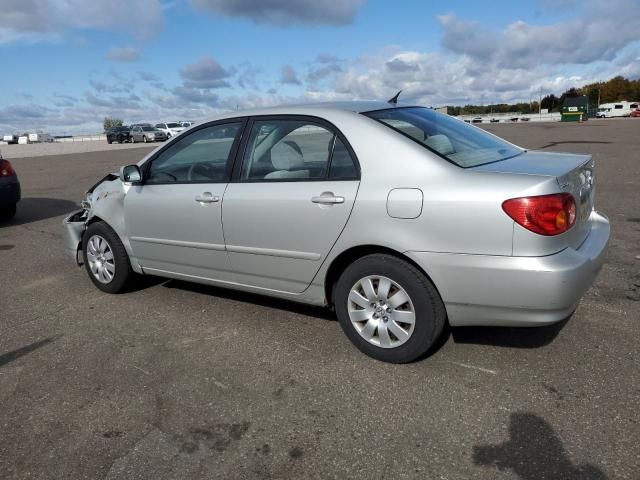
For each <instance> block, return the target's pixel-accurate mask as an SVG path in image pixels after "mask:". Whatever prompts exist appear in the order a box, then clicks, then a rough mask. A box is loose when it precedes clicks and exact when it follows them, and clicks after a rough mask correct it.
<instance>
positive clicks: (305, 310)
mask: <svg viewBox="0 0 640 480" xmlns="http://www.w3.org/2000/svg"><path fill="white" fill-rule="evenodd" d="M164 286H165V287H167V288H177V289H180V290H187V291H189V292H196V293H202V294H204V295H213V296H216V297H220V298H226V299H228V300H235V301H238V302H246V303H252V304H254V305H260V306H261V307H267V308H275V309H280V310H286V311H288V312H292V313H297V314H300V315H306V316H308V317H316V318H319V319H322V320H333V321H335V320H336V315H335V313H334V312H332V311H331V310H329V309H328V308H323V307H316V306H313V305H306V304H303V303H297V302H292V301H289V300H282V299H279V298H274V297H268V296H265V295H258V294H255V293H248V292H241V291H239V290H229V289H226V288H219V287H213V286H209V285H202V284H199V283H191V282H183V281H180V280H169V281H168V282H166V283H165V284H164Z"/></svg>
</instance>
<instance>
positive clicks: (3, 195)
mask: <svg viewBox="0 0 640 480" xmlns="http://www.w3.org/2000/svg"><path fill="white" fill-rule="evenodd" d="M19 201H20V181H19V180H18V175H17V174H16V171H15V170H14V169H13V165H11V162H9V160H5V159H3V158H2V155H0V221H7V220H11V219H12V218H13V217H14V216H15V214H16V205H17V204H18V202H19Z"/></svg>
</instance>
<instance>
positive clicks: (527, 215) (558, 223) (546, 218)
mask: <svg viewBox="0 0 640 480" xmlns="http://www.w3.org/2000/svg"><path fill="white" fill-rule="evenodd" d="M502 209H503V210H504V211H505V212H506V214H507V215H509V216H510V217H511V218H513V219H514V220H515V222H516V223H518V224H519V225H522V226H523V227H524V228H526V229H527V230H530V231H532V232H534V233H539V234H540V235H547V236H551V235H560V234H561V233H564V232H566V231H567V230H569V229H570V228H571V227H573V225H574V224H575V223H576V202H575V200H574V199H573V195H571V194H570V193H557V194H553V195H539V196H535V197H521V198H512V199H510V200H507V201H505V202H503V204H502Z"/></svg>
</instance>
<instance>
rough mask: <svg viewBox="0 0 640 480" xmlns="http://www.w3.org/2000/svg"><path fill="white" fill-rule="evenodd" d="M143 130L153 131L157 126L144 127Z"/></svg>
mask: <svg viewBox="0 0 640 480" xmlns="http://www.w3.org/2000/svg"><path fill="white" fill-rule="evenodd" d="M142 130H143V131H145V132H153V131H154V130H155V128H153V127H142Z"/></svg>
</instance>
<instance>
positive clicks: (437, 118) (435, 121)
mask: <svg viewBox="0 0 640 480" xmlns="http://www.w3.org/2000/svg"><path fill="white" fill-rule="evenodd" d="M365 115H366V116H368V117H370V118H373V119H375V120H378V121H379V122H381V123H382V124H384V125H386V126H388V127H389V128H391V129H393V130H395V131H396V132H398V133H399V134H402V135H404V136H406V137H409V138H410V139H412V140H413V141H415V142H416V143H418V144H420V145H422V146H423V147H425V148H426V149H429V150H431V151H432V152H435V153H437V154H438V155H440V156H441V157H443V158H445V159H446V160H448V161H450V162H451V163H454V164H456V165H458V166H460V167H464V168H468V167H476V166H478V165H484V164H486V163H492V162H497V161H500V160H505V159H507V158H511V157H515V156H516V155H519V154H521V153H522V152H523V150H522V149H520V148H518V147H515V146H513V145H511V144H510V143H507V142H505V141H504V140H501V139H500V138H498V137H495V136H493V135H491V134H489V133H487V132H485V131H484V130H482V129H481V128H478V127H474V126H471V125H468V124H466V123H465V122H462V121H460V120H458V119H456V118H453V117H450V116H449V115H445V114H442V113H438V112H436V111H434V110H431V109H429V108H424V107H406V108H392V109H388V110H377V111H373V112H368V113H365ZM474 120H475V119H474Z"/></svg>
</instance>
